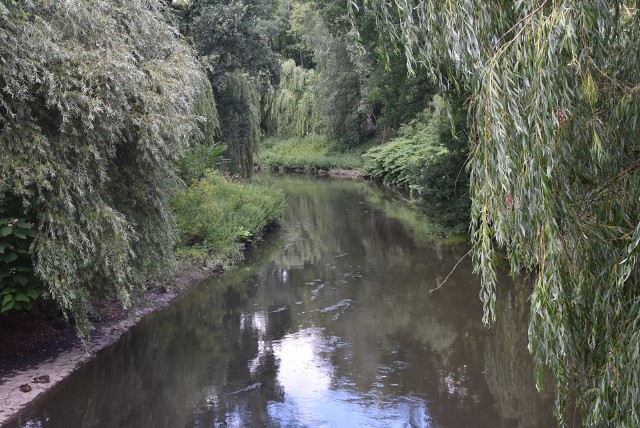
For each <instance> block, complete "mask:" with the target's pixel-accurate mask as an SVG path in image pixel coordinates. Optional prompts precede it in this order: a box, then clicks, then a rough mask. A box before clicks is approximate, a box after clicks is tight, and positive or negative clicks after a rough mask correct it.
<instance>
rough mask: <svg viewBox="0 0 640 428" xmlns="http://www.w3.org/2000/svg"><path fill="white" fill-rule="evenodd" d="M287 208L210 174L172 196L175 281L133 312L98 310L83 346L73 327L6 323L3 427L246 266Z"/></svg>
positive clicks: (259, 190) (266, 193) (137, 298)
mask: <svg viewBox="0 0 640 428" xmlns="http://www.w3.org/2000/svg"><path fill="white" fill-rule="evenodd" d="M285 205H286V199H285V197H284V194H283V193H282V192H281V191H280V190H278V189H274V188H272V187H270V186H264V185H260V184H254V183H239V182H234V181H230V180H228V179H226V178H224V177H223V176H221V175H220V174H218V173H215V172H209V173H207V174H205V176H204V177H202V178H201V179H199V180H195V181H194V182H193V183H192V184H191V185H190V186H189V187H188V188H185V189H184V190H182V191H180V192H177V193H176V194H175V195H174V196H173V199H172V209H173V212H174V216H175V219H176V223H177V226H178V231H179V238H180V239H179V245H178V248H177V249H176V252H177V256H178V263H177V267H176V268H175V270H174V271H173V273H172V274H171V275H170V276H169V277H168V278H166V279H164V280H162V281H157V280H156V281H148V282H147V283H146V284H144V286H143V287H140V288H141V290H140V291H139V292H138V293H136V295H134V296H133V297H134V299H133V300H134V304H133V308H132V309H130V310H129V311H125V310H123V309H122V306H121V304H120V303H119V302H117V301H116V300H110V301H104V302H101V303H100V310H99V313H100V316H99V320H96V319H94V320H93V325H94V330H93V331H92V333H91V335H90V338H89V339H90V340H89V342H88V343H87V344H86V345H85V344H83V343H82V342H81V340H80V339H79V338H78V337H77V335H76V330H75V328H74V327H73V325H71V324H65V323H61V321H60V320H59V319H58V320H56V319H47V318H46V317H36V318H34V317H32V316H30V314H27V313H16V314H11V317H5V318H3V319H2V322H3V324H2V325H0V334H1V335H2V337H1V339H0V344H1V345H2V349H1V350H0V425H3V424H5V423H7V422H8V421H10V420H11V419H12V418H15V417H16V416H17V415H18V413H19V412H20V411H21V410H22V409H24V408H25V407H27V406H28V405H29V404H30V403H31V402H32V401H33V400H34V399H36V398H37V397H39V396H41V394H43V393H46V392H47V391H49V390H51V389H52V388H53V387H54V386H55V385H57V384H58V383H59V382H60V381H62V380H63V379H65V378H66V377H67V376H69V375H70V374H71V373H73V372H74V371H75V370H76V369H77V368H79V367H80V366H82V365H83V364H85V363H87V362H89V361H91V360H92V359H93V358H94V357H95V356H96V355H97V354H98V353H99V352H100V351H101V350H103V349H105V348H107V347H109V346H110V345H112V344H114V343H115V342H116V341H117V340H118V339H119V338H120V337H121V336H122V335H123V334H124V333H126V332H127V331H129V329H131V328H132V327H133V326H135V325H136V324H137V323H138V322H139V321H140V320H141V319H143V318H144V317H145V316H147V315H149V314H150V313H153V312H155V311H158V310H160V309H162V308H164V307H165V306H167V305H168V304H169V303H170V302H171V301H172V300H173V299H175V298H176V297H177V296H179V295H180V294H182V293H183V292H185V291H187V290H189V289H191V288H193V287H194V286H195V285H197V284H199V283H200V282H201V281H202V280H203V279H204V278H206V277H209V276H211V275H215V274H220V273H221V272H223V271H224V270H225V269H226V268H227V267H230V266H232V265H234V264H237V263H239V262H240V261H242V260H243V259H244V258H245V256H246V255H247V253H248V252H249V251H251V250H252V249H253V248H254V246H255V244H256V243H257V242H258V241H260V240H261V239H262V236H263V235H264V234H265V233H267V232H268V231H269V230H270V229H272V228H273V227H274V225H276V224H277V223H278V220H279V218H280V216H281V215H282V211H283V210H284V207H285ZM54 318H55V317H54ZM36 378H37V380H38V381H36V380H34V379H36Z"/></svg>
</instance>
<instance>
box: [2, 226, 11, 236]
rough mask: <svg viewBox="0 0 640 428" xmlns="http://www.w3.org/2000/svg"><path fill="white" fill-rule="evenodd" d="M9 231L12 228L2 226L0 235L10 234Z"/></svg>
mask: <svg viewBox="0 0 640 428" xmlns="http://www.w3.org/2000/svg"><path fill="white" fill-rule="evenodd" d="M11 232H13V228H12V227H11V226H4V227H3V228H2V229H0V237H4V236H7V235H10V234H11Z"/></svg>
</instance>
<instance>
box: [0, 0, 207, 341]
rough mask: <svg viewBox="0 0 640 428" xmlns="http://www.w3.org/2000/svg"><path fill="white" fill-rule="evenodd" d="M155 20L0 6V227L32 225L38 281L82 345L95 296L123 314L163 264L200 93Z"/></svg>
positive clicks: (86, 5) (147, 12)
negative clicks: (180, 163) (22, 220)
mask: <svg viewBox="0 0 640 428" xmlns="http://www.w3.org/2000/svg"><path fill="white" fill-rule="evenodd" d="M163 7H164V6H163V4H161V3H159V2H157V1H155V0H116V1H108V2H107V1H92V2H41V1H21V2H15V1H2V2H0V136H1V141H2V150H1V151H0V164H1V165H2V168H1V169H0V199H2V200H9V199H15V198H18V199H19V203H18V204H13V206H17V207H18V208H16V209H17V210H18V212H12V213H3V217H4V216H7V217H9V216H11V218H12V217H15V218H19V217H21V216H22V213H21V212H28V213H30V214H29V218H32V219H34V222H35V228H36V229H37V233H36V235H35V237H34V240H33V243H32V245H31V250H30V251H31V257H32V260H33V267H34V270H35V273H36V274H37V276H38V277H40V278H42V279H43V280H45V281H46V284H47V287H46V290H47V293H49V295H50V296H51V297H52V298H53V299H55V300H56V302H57V303H58V304H59V305H60V306H61V307H62V309H63V310H65V311H66V312H67V313H71V314H73V315H75V317H76V325H77V327H78V329H79V331H80V332H82V333H86V332H87V330H88V328H89V324H88V322H87V313H88V311H89V309H90V307H91V305H92V302H93V301H94V300H95V299H96V298H97V297H98V296H105V295H113V294H117V295H118V297H119V298H120V300H121V301H122V302H123V303H124V304H125V305H126V304H128V301H129V292H130V289H131V288H132V287H133V286H134V285H135V284H136V283H138V282H139V281H140V280H141V279H142V278H143V275H145V274H146V273H148V272H150V271H152V270H153V268H156V267H158V266H163V265H165V264H166V262H167V260H169V259H170V258H171V255H172V251H173V239H174V233H173V220H172V216H171V213H170V211H169V208H168V204H167V189H168V187H169V186H171V185H172V184H173V183H174V182H175V175H174V170H175V167H174V162H175V160H177V159H178V158H180V157H181V156H182V155H183V154H184V153H185V152H186V151H187V150H188V148H189V144H190V138H191V137H192V136H193V135H194V134H195V133H197V129H198V120H197V119H198V117H197V116H196V115H195V113H194V105H195V101H196V98H197V96H198V94H199V93H200V92H203V91H205V87H206V85H208V82H207V81H206V76H205V74H204V73H203V72H202V70H201V68H200V65H199V63H198V61H197V60H196V58H195V57H194V55H193V53H192V50H191V49H190V48H189V47H188V46H187V45H186V44H185V43H184V42H182V41H181V40H180V39H179V37H178V36H177V35H176V32H175V30H173V29H172V28H171V27H170V26H169V25H167V23H166V22H165V20H164V15H163ZM3 233H4V231H3ZM4 250H5V249H4V248H3V252H4Z"/></svg>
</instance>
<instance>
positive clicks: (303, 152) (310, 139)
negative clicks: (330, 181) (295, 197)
mask: <svg viewBox="0 0 640 428" xmlns="http://www.w3.org/2000/svg"><path fill="white" fill-rule="evenodd" d="M258 164H259V165H260V166H261V167H264V168H268V169H272V170H280V171H292V170H305V171H326V170H330V169H350V170H358V169H361V168H362V156H361V152H360V150H359V149H354V150H347V151H338V150H336V149H335V148H334V147H332V146H331V144H330V143H329V141H328V140H327V138H326V137H325V136H322V135H308V136H306V137H304V138H300V137H290V138H284V139H281V138H270V139H267V140H266V141H264V142H263V143H262V145H261V148H260V152H259V158H258Z"/></svg>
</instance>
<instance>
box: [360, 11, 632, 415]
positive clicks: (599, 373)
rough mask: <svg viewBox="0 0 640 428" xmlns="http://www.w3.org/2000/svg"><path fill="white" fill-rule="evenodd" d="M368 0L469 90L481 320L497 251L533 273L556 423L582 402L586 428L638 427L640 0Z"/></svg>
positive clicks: (489, 316) (491, 315)
mask: <svg viewBox="0 0 640 428" xmlns="http://www.w3.org/2000/svg"><path fill="white" fill-rule="evenodd" d="M365 3H366V4H368V5H370V6H371V7H372V8H373V9H374V10H375V12H376V16H377V20H378V24H379V28H380V29H381V31H384V32H385V33H386V34H389V35H390V36H391V37H392V38H393V39H394V40H395V42H396V43H397V44H398V45H401V46H403V47H404V51H405V53H406V57H407V61H408V63H409V65H410V66H413V67H415V65H416V64H421V65H424V67H425V68H426V69H427V70H428V72H430V73H431V75H432V76H433V77H434V78H436V79H439V81H440V83H441V84H442V85H443V86H444V87H450V86H458V87H464V88H465V89H468V90H470V91H471V93H472V96H471V98H470V107H471V113H470V114H471V118H472V119H473V142H472V153H471V158H470V161H469V168H470V172H471V197H472V235H473V254H474V262H475V266H476V269H477V270H478V272H479V273H480V274H481V278H482V292H481V297H482V299H483V301H484V302H485V321H487V322H490V321H493V320H494V319H495V313H496V311H495V283H496V274H495V266H494V256H495V253H496V249H497V248H498V247H499V248H502V249H504V250H505V251H506V255H507V258H508V260H509V263H510V266H511V272H512V274H514V275H516V274H519V273H521V272H523V271H525V272H530V273H531V274H532V277H533V278H534V282H535V283H534V288H533V292H532V295H531V323H530V328H529V349H530V351H531V353H532V354H533V356H534V359H535V361H536V363H537V366H538V368H540V367H541V366H543V365H546V366H547V367H549V368H550V369H551V371H552V372H553V374H554V375H555V378H556V381H557V382H556V389H557V402H556V404H557V406H556V413H557V417H558V419H559V421H560V422H561V423H562V424H563V425H564V424H566V423H567V419H566V416H567V414H568V413H569V411H570V409H569V405H568V403H569V402H570V400H571V399H575V401H576V402H577V405H578V407H579V409H580V411H581V414H582V418H583V421H584V423H585V424H586V425H588V426H640V400H639V399H638V397H639V396H640V334H639V333H638V331H639V328H640V283H639V272H638V257H639V255H640V254H639V253H640V142H639V138H638V136H639V135H640V130H639V129H638V124H639V119H640V67H639V64H640V43H638V41H639V40H640V13H639V10H638V6H639V5H638V3H637V2H633V1H627V2H625V1H603V0H581V1H570V0H556V1H546V0H544V1H535V2H523V1H507V2H505V1H497V0H493V1H489V0H488V1H474V0H455V1H446V2H443V1H435V0H414V1H411V0H393V1H388V0H371V1H365ZM356 6H358V5H356ZM352 12H353V13H357V12H356V11H355V9H352ZM498 321H499V320H498ZM538 372H539V370H538Z"/></svg>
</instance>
